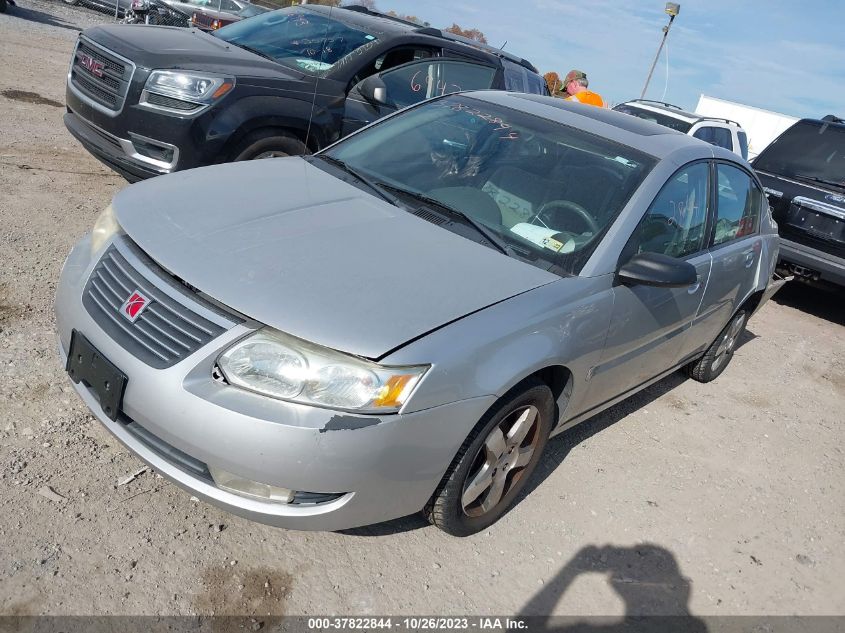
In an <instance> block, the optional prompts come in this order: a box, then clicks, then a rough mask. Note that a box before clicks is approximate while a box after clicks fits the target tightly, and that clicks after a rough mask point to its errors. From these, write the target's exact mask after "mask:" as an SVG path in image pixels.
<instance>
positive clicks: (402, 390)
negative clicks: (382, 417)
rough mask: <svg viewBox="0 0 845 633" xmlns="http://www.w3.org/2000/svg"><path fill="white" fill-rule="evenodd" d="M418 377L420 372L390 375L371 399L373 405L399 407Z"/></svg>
mask: <svg viewBox="0 0 845 633" xmlns="http://www.w3.org/2000/svg"><path fill="white" fill-rule="evenodd" d="M419 379H420V374H402V375H399V376H391V377H390V378H388V379H387V382H386V383H385V384H384V386H382V388H381V389H380V390H379V394H378V396H376V397H375V398H374V399H373V403H372V406H374V407H401V406H402V405H403V404H404V403H405V401H406V400H407V399H408V396H409V395H410V394H411V391H412V390H413V388H414V386H415V385H416V384H417V382H418V381H419Z"/></svg>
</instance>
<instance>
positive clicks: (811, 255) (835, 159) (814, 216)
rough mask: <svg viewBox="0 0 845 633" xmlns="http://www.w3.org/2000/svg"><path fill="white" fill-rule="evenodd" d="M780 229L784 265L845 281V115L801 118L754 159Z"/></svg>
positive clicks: (801, 274)
mask: <svg viewBox="0 0 845 633" xmlns="http://www.w3.org/2000/svg"><path fill="white" fill-rule="evenodd" d="M753 165H754V169H755V170H756V172H757V173H758V174H759V176H760V180H761V181H762V182H763V185H764V187H765V190H766V195H767V196H768V198H769V204H770V206H771V207H772V216H773V217H774V219H775V220H776V221H777V223H778V232H779V234H780V238H781V240H780V267H781V268H782V269H785V270H786V271H787V272H788V273H790V274H794V275H795V276H796V277H797V278H799V279H804V280H807V281H822V282H831V283H835V284H838V285H841V286H845V120H843V119H840V118H838V117H835V116H832V115H831V116H826V117H824V118H823V119H802V120H800V121H798V122H797V123H795V124H794V125H793V126H792V127H790V128H789V129H788V130H786V131H785V132H784V133H783V134H781V135H780V136H779V137H778V138H777V139H775V141H774V142H772V143H771V145H769V146H768V147H766V149H764V150H763V151H762V152H761V153H760V155H759V156H757V158H755V159H754V163H753Z"/></svg>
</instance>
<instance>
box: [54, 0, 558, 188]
mask: <svg viewBox="0 0 845 633" xmlns="http://www.w3.org/2000/svg"><path fill="white" fill-rule="evenodd" d="M489 88H493V89H502V90H510V91H518V92H529V93H539V94H547V92H548V91H547V88H546V83H545V81H544V80H543V78H542V77H540V76H539V75H538V74H537V69H536V68H535V67H534V66H533V65H531V64H530V63H529V62H527V61H526V60H524V59H521V58H519V57H515V56H513V55H511V54H509V53H505V52H503V51H501V50H499V49H495V48H492V47H489V46H486V45H482V44H478V43H477V42H473V41H472V40H468V39H466V38H462V37H459V36H456V35H452V34H451V33H447V32H443V31H440V30H438V29H434V28H429V27H421V26H420V25H418V24H414V23H411V22H407V21H404V20H400V19H397V18H392V17H390V16H386V15H384V14H380V13H375V12H373V11H369V10H367V9H365V8H363V7H347V8H335V7H331V8H330V7H324V6H317V5H307V6H301V7H292V8H289V9H281V10H278V11H272V12H269V13H264V14H262V15H258V16H256V17H253V18H249V19H247V20H243V21H241V22H238V23H236V24H232V25H229V26H227V27H224V28H222V29H220V30H218V31H215V32H214V33H213V34H209V33H203V32H202V31H200V30H198V29H190V30H188V29H178V28H169V27H151V26H129V25H113V26H98V27H94V28H91V29H87V30H86V31H84V32H83V33H82V34H81V35H80V36H79V41H78V42H77V45H76V48H75V49H74V53H73V59H72V62H71V67H70V71H69V72H68V82H67V113H66V114H65V125H66V126H67V128H68V130H70V132H71V133H72V134H73V135H74V136H75V137H76V138H77V139H78V140H79V141H80V142H81V143H82V144H83V145H84V146H85V148H86V149H87V150H88V151H89V152H91V153H92V154H93V155H94V156H96V157H97V158H98V159H100V160H101V161H102V162H104V163H105V164H106V165H108V166H109V167H111V168H112V169H114V170H115V171H117V172H119V173H120V174H122V175H123V176H125V177H126V178H127V179H128V180H130V181H134V180H139V179H142V178H148V177H151V176H156V175H158V174H164V173H168V172H172V171H177V170H181V169H188V168H191V167H198V166H201V165H208V164H212V163H221V162H227V161H233V160H248V159H253V158H266V157H271V156H285V155H295V154H306V153H309V152H315V151H317V150H319V149H321V148H323V147H325V146H326V145H328V144H330V143H332V142H334V141H336V140H337V139H339V138H340V137H341V136H344V135H346V134H348V133H350V132H352V131H355V130H357V129H358V128H360V127H362V126H364V125H366V124H368V123H370V122H372V121H374V120H376V119H378V118H380V117H382V116H385V115H386V114H389V113H391V112H393V111H395V110H397V109H399V108H402V107H404V106H407V105H410V104H412V103H417V102H419V101H422V100H424V99H426V98H429V97H433V96H436V95H442V94H445V93H449V92H457V91H461V90H475V89H489Z"/></svg>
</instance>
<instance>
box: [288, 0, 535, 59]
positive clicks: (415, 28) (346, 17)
mask: <svg viewBox="0 0 845 633" xmlns="http://www.w3.org/2000/svg"><path fill="white" fill-rule="evenodd" d="M300 8H302V9H308V10H309V11H314V12H317V13H323V14H325V15H331V16H332V17H333V18H337V19H340V20H342V21H344V22H346V23H347V24H350V25H352V26H357V27H359V28H362V29H364V30H368V31H373V32H378V33H383V34H386V35H394V36H396V35H404V34H409V33H418V34H420V35H427V36H429V37H437V38H440V39H443V40H448V41H450V42H453V43H455V44H459V45H462V46H466V47H467V48H470V49H474V50H475V51H481V52H482V53H486V54H487V55H489V56H493V57H496V58H499V59H506V60H508V61H511V62H513V63H515V64H519V65H520V66H523V67H524V68H527V69H528V70H530V71H531V72H533V73H536V74H539V71H538V70H537V67H536V66H534V64H532V63H531V62H529V61H528V60H527V59H523V58H522V57H519V56H518V55H513V54H511V53H506V52H505V51H503V50H501V49H499V48H495V47H493V46H490V45H488V44H482V43H481V42H477V41H475V40H471V39H469V38H467V37H463V36H461V35H455V34H454V33H450V32H448V31H444V30H442V29H437V28H434V27H430V26H424V25H422V24H416V23H414V22H410V21H408V20H404V19H402V18H400V17H397V16H392V15H387V14H386V13H380V12H378V11H372V10H370V9H367V8H366V7H363V6H360V5H348V6H344V7H333V6H324V5H317V4H306V5H300Z"/></svg>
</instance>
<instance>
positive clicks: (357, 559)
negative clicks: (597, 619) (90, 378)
mask: <svg viewBox="0 0 845 633" xmlns="http://www.w3.org/2000/svg"><path fill="white" fill-rule="evenodd" d="M19 3H20V5H19V6H18V7H13V8H11V9H10V11H9V13H8V14H6V15H0V50H2V54H3V59H4V63H3V64H2V65H0V219H2V222H0V255H1V256H2V265H0V543H2V546H0V614H148V613H149V614H196V613H199V614H210V613H215V614H244V613H249V614H260V615H265V614H289V615H292V614H327V613H348V614H353V613H354V614H387V613H392V614H422V613H441V614H445V613H455V614H458V613H469V614H485V613H486V614H489V613H497V614H504V613H523V614H545V613H557V614H578V615H581V614H584V615H586V614H603V615H622V614H629V615H631V614H686V613H692V614H695V615H717V614H845V593H843V592H842V589H841V578H842V577H843V576H845V551H843V548H842V543H843V542H845V459H844V457H845V456H844V455H843V447H844V446H845V443H843V437H845V406H843V405H845V335H843V333H845V330H843V325H845V302H843V299H845V294H843V293H842V292H841V291H838V292H830V293H826V292H821V291H816V290H814V289H809V288H806V287H803V286H798V285H797V284H794V285H793V286H792V287H787V288H786V289H784V290H783V291H782V293H781V294H780V295H779V296H778V297H777V298H776V300H774V301H771V302H769V303H768V304H767V305H766V306H765V307H764V308H763V310H762V311H761V312H760V313H759V314H758V315H757V316H756V317H755V318H754V319H752V320H751V322H750V324H749V326H748V331H747V333H746V334H745V336H744V338H743V340H742V345H741V347H740V348H739V350H738V351H737V353H736V356H735V358H734V360H733V363H732V364H731V366H730V367H729V368H728V369H727V371H726V372H725V373H724V374H723V375H722V376H721V377H719V378H718V379H717V380H716V381H715V382H713V383H710V384H706V385H704V384H699V383H696V382H694V381H691V380H686V379H685V378H684V377H683V376H682V375H681V374H675V375H673V376H670V377H669V378H667V379H665V380H663V381H662V382H660V383H658V384H656V385H654V386H652V387H650V388H649V389H647V390H645V391H644V392H642V393H640V394H638V395H637V396H635V397H633V398H631V399H629V400H627V401H625V402H623V403H621V404H620V405H618V406H616V407H614V408H612V409H611V410H609V411H607V412H605V413H603V414H602V415H600V416H598V417H597V418H595V419H593V420H591V421H588V422H586V423H584V424H582V425H581V426H579V427H577V428H576V429H575V430H574V431H572V432H570V433H568V434H564V435H563V436H560V437H557V438H556V439H553V440H552V441H551V442H550V444H549V447H548V449H547V454H546V456H545V458H544V460H543V461H542V462H541V464H540V467H539V468H538V471H537V474H536V476H535V478H534V481H533V482H532V484H531V485H530V486H529V489H530V490H529V493H528V494H527V495H525V496H524V498H522V499H521V500H520V501H519V503H518V504H517V505H516V506H515V507H514V508H513V509H512V510H511V511H510V512H509V513H508V514H507V515H506V516H505V517H504V518H503V519H502V520H501V521H500V522H499V523H497V524H495V525H494V526H493V527H492V528H491V529H490V530H488V531H487V532H484V533H481V534H479V535H476V536H474V537H471V538H467V539H455V538H451V537H449V536H446V535H445V534H443V533H441V532H439V531H438V530H437V529H435V528H433V527H430V526H428V525H427V524H426V523H425V522H424V521H423V520H422V519H421V518H419V517H407V518H404V519H400V520H397V521H393V522H390V523H387V524H381V525H376V526H371V527H367V528H360V529H356V530H350V531H347V532H344V533H303V532H290V531H284V530H280V529H274V528H269V527H265V526H262V525H258V524H254V523H250V522H247V521H245V520H243V519H240V518H237V517H234V516H231V515H228V514H225V513H223V512H221V511H219V510H217V509H216V508H214V507H212V506H209V505H206V504H204V503H201V502H197V501H195V500H192V498H191V497H190V496H189V495H188V494H186V493H184V492H183V491H181V490H180V489H178V488H176V487H174V486H172V485H170V484H168V483H167V482H166V481H165V480H163V479H161V478H159V477H157V475H156V474H155V473H154V472H152V471H149V470H147V471H142V469H143V464H142V463H141V462H140V461H138V460H137V459H136V458H134V457H132V456H131V455H130V454H129V453H128V452H127V451H126V450H125V449H123V448H122V446H121V445H120V444H119V443H118V442H117V441H116V440H114V439H113V438H112V437H111V436H110V435H109V434H108V433H107V432H106V431H105V430H104V429H103V428H101V426H100V425H99V423H97V422H96V421H95V420H94V419H93V418H92V417H91V415H89V413H88V411H87V409H86V408H85V406H84V405H83V404H82V403H81V401H80V400H79V399H78V398H77V396H76V395H75V394H74V392H73V390H72V389H71V387H70V384H69V382H68V380H67V378H66V377H65V375H64V372H63V368H62V367H61V366H60V364H59V361H58V357H57V352H56V341H55V334H54V323H53V313H52V300H53V294H54V291H55V287H56V280H57V278H58V274H59V270H60V268H61V265H62V261H63V260H64V257H65V255H66V254H67V252H68V250H69V249H70V248H71V246H72V245H73V243H74V242H75V241H76V240H77V239H78V238H79V237H80V236H82V235H83V234H84V233H85V232H86V231H88V230H89V228H90V226H91V224H92V223H93V221H94V219H95V218H96V216H97V215H98V214H99V212H100V211H101V210H102V209H103V208H104V207H105V206H106V205H107V204H108V202H109V200H110V198H111V197H112V196H113V195H114V194H115V193H116V192H117V191H119V190H120V189H121V188H123V187H125V186H126V183H125V181H123V180H122V179H121V178H120V177H118V176H116V175H115V174H113V173H112V172H110V171H109V170H108V169H106V168H105V167H103V166H102V165H100V163H98V162H97V161H96V160H95V159H93V158H92V157H91V156H90V155H88V154H87V153H86V152H85V151H84V150H83V149H82V148H81V147H80V146H79V145H78V144H77V143H76V142H75V141H74V140H73V138H72V137H71V136H70V135H69V134H68V133H67V132H66V130H65V129H64V126H63V125H62V119H61V116H62V113H63V100H64V81H65V75H66V72H67V65H68V61H69V56H70V52H71V49H72V46H73V43H74V40H75V38H76V35H77V32H78V29H79V28H85V27H87V26H89V25H92V24H95V23H98V22H103V21H106V20H107V19H108V17H107V16H103V15H102V14H97V13H95V12H93V11H90V10H87V9H77V8H70V7H66V6H64V5H61V4H59V3H53V2H47V1H42V0H19ZM235 211H236V210H233V212H235ZM150 396H151V397H155V394H150ZM139 471H141V472H139ZM136 474H137V476H136V477H134V478H133V477H132V475H136ZM127 480H128V481H127Z"/></svg>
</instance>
